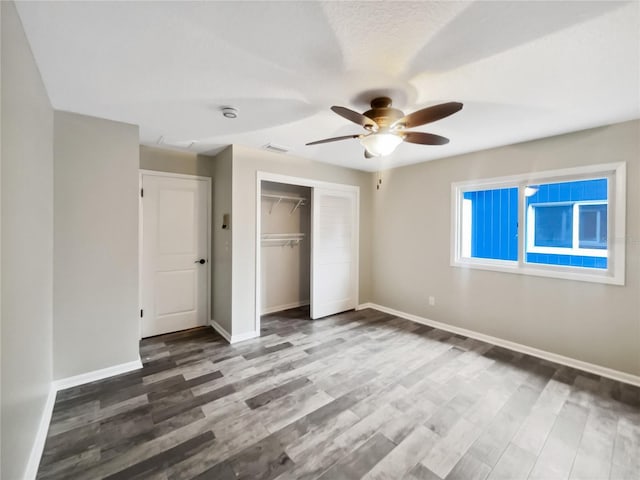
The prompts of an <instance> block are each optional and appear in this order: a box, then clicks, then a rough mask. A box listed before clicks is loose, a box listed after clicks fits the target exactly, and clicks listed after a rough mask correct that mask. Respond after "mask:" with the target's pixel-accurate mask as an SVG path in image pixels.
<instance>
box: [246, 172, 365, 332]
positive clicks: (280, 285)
mask: <svg viewBox="0 0 640 480" xmlns="http://www.w3.org/2000/svg"><path fill="white" fill-rule="evenodd" d="M256 180H257V182H256V193H257V195H256V202H257V205H256V215H255V218H256V230H255V231H256V262H255V266H256V269H255V272H256V276H255V281H256V285H255V290H254V292H255V303H254V306H255V315H256V317H255V332H256V333H258V335H260V333H262V328H261V317H262V315H279V316H281V317H282V319H283V320H286V319H287V318H295V319H303V320H305V319H309V320H316V319H319V318H323V317H327V316H329V315H334V314H337V313H340V312H345V311H347V310H351V309H354V308H356V305H358V272H359V268H358V258H359V250H358V245H359V241H358V236H359V224H360V220H359V218H360V187H358V186H356V185H346V184H339V183H329V182H322V181H319V180H311V179H307V178H300V177H290V176H288V175H278V174H274V173H267V172H260V171H259V172H258V173H257V178H256ZM298 309H300V310H298ZM277 312H285V313H277Z"/></svg>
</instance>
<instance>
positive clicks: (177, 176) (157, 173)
mask: <svg viewBox="0 0 640 480" xmlns="http://www.w3.org/2000/svg"><path fill="white" fill-rule="evenodd" d="M144 176H154V177H164V178H175V179H186V180H199V181H204V182H205V185H206V188H207V191H208V195H207V216H206V217H207V258H208V261H207V275H206V277H207V286H206V287H207V288H206V292H207V295H206V297H207V298H206V300H207V312H206V315H207V317H206V318H207V319H210V318H211V259H212V255H211V217H212V211H211V209H212V206H213V205H212V191H211V177H204V176H201V175H189V174H185V173H171V172H160V171H157V170H147V169H143V168H140V169H139V174H138V285H139V288H138V310H140V311H142V291H143V282H142V254H143V252H142V247H143V245H144V238H143V235H144V231H143V228H142V226H143V215H144V210H143V208H142V195H141V194H140V193H141V192H142V179H143V177H144ZM138 320H139V322H138V339H142V321H143V318H142V317H138ZM205 325H208V322H207V323H205Z"/></svg>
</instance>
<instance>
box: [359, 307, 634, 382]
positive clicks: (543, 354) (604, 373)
mask: <svg viewBox="0 0 640 480" xmlns="http://www.w3.org/2000/svg"><path fill="white" fill-rule="evenodd" d="M365 308H373V309H374V310H379V311H381V312H384V313H388V314H390V315H395V316H396V317H402V318H405V319H407V320H411V321H412V322H416V323H420V324H422V325H428V326H430V327H434V328H438V329H440V330H445V331H447V332H451V333H457V334H458V335H464V336H465V337H470V338H475V339H476V340H480V341H482V342H486V343H490V344H492V345H497V346H499V347H504V348H507V349H509V350H514V351H516V352H520V353H525V354H527V355H531V356H533V357H538V358H542V359H544V360H549V361H550V362H555V363H559V364H561V365H566V366H568V367H573V368H577V369H578V370H584V371H585V372H590V373H595V374H596V375H600V376H601V377H606V378H611V379H612V380H617V381H619V382H623V383H628V384H630V385H635V386H639V387H640V376H637V375H632V374H630V373H626V372H621V371H619V370H614V369H612V368H608V367H602V366H600V365H596V364H593V363H589V362H584V361H582V360H577V359H575V358H570V357H565V356H564V355H558V354H557V353H552V352H547V351H546V350H540V349H538V348H534V347H529V346H528V345H523V344H521V343H516V342H512V341H509V340H504V339H502V338H498V337H493V336H491V335H485V334H484V333H479V332H474V331H473V330H467V329H466V328H460V327H456V326H453V325H448V324H446V323H441V322H437V321H435V320H431V319H428V318H424V317H419V316H418V315H413V314H411V313H406V312H401V311H399V310H395V309H393V308H389V307H385V306H382V305H378V304H375V303H363V304H361V305H358V306H357V307H356V310H362V309H365Z"/></svg>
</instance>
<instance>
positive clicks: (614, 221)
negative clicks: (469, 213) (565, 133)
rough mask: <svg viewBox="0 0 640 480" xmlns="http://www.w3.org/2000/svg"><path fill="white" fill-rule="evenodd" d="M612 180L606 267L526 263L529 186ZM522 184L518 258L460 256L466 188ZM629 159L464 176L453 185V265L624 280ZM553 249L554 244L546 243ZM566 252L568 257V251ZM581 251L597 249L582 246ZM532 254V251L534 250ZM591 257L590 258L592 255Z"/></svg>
mask: <svg viewBox="0 0 640 480" xmlns="http://www.w3.org/2000/svg"><path fill="white" fill-rule="evenodd" d="M605 177H606V178H608V180H609V181H608V182H607V184H608V187H607V203H608V206H609V207H608V215H607V249H606V250H602V249H600V250H599V251H600V253H599V254H598V255H597V256H602V252H607V255H606V256H607V258H608V260H607V268H606V269H598V268H585V267H572V266H565V265H548V264H539V263H527V262H526V261H525V255H526V251H527V250H526V248H525V247H526V242H527V238H526V235H527V234H528V229H527V228H526V225H525V219H527V212H526V210H527V208H528V206H527V202H526V197H525V188H526V187H527V186H530V185H536V184H542V183H558V182H571V181H578V180H588V179H593V178H605ZM513 187H518V256H517V261H513V260H498V259H486V258H473V257H464V256H463V255H462V248H463V242H462V230H463V228H462V205H463V200H464V193H465V192H468V191H479V190H492V189H499V188H513ZM575 203H584V204H596V203H598V201H597V200H585V201H580V202H575ZM625 229H626V163H625V162H614V163H604V164H597V165H588V166H581V167H574V168H564V169H557V170H545V171H540V172H529V173H524V174H520V175H510V176H504V177H494V178H485V179H478V180H465V181H460V182H453V183H452V184H451V255H450V265H451V266H452V267H460V268H470V269H480V270H491V271H497V272H506V273H516V274H521V275H533V276H539V277H550V278H560V279H567V280H578V281H584V282H595V283H604V284H610V285H624V284H625V250H626V242H625V240H626V237H625V235H626V234H625V231H626V230H625ZM548 248H553V247H548ZM561 250H564V251H563V252H562V253H560V254H562V255H566V254H568V253H566V250H565V249H561ZM578 250H579V251H580V252H582V253H580V255H585V254H586V252H588V251H597V250H598V249H578ZM531 253H534V252H531ZM589 256H591V255H590V254H589Z"/></svg>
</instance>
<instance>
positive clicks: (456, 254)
mask: <svg viewBox="0 0 640 480" xmlns="http://www.w3.org/2000/svg"><path fill="white" fill-rule="evenodd" d="M625 181H626V180H625V165H624V164H607V165H596V166H590V167H582V168H577V169H565V170H558V171H550V172H537V173H533V174H527V175H521V176H514V177H501V178H494V179H487V180H480V181H472V182H459V183H454V184H453V185H452V194H453V207H452V213H453V219H452V236H453V242H452V255H451V257H452V258H451V260H452V265H454V266H466V267H472V268H481V269H490V270H500V271H508V272H513V273H521V274H531V275H540V276H549V277H558V278H570V279H575V280H585V281H593V282H602V283H611V284H620V285H621V284H624V247H625V246H624V228H625V225H624V224H625V202H624V200H625V191H624V187H625ZM616 239H617V241H616Z"/></svg>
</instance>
